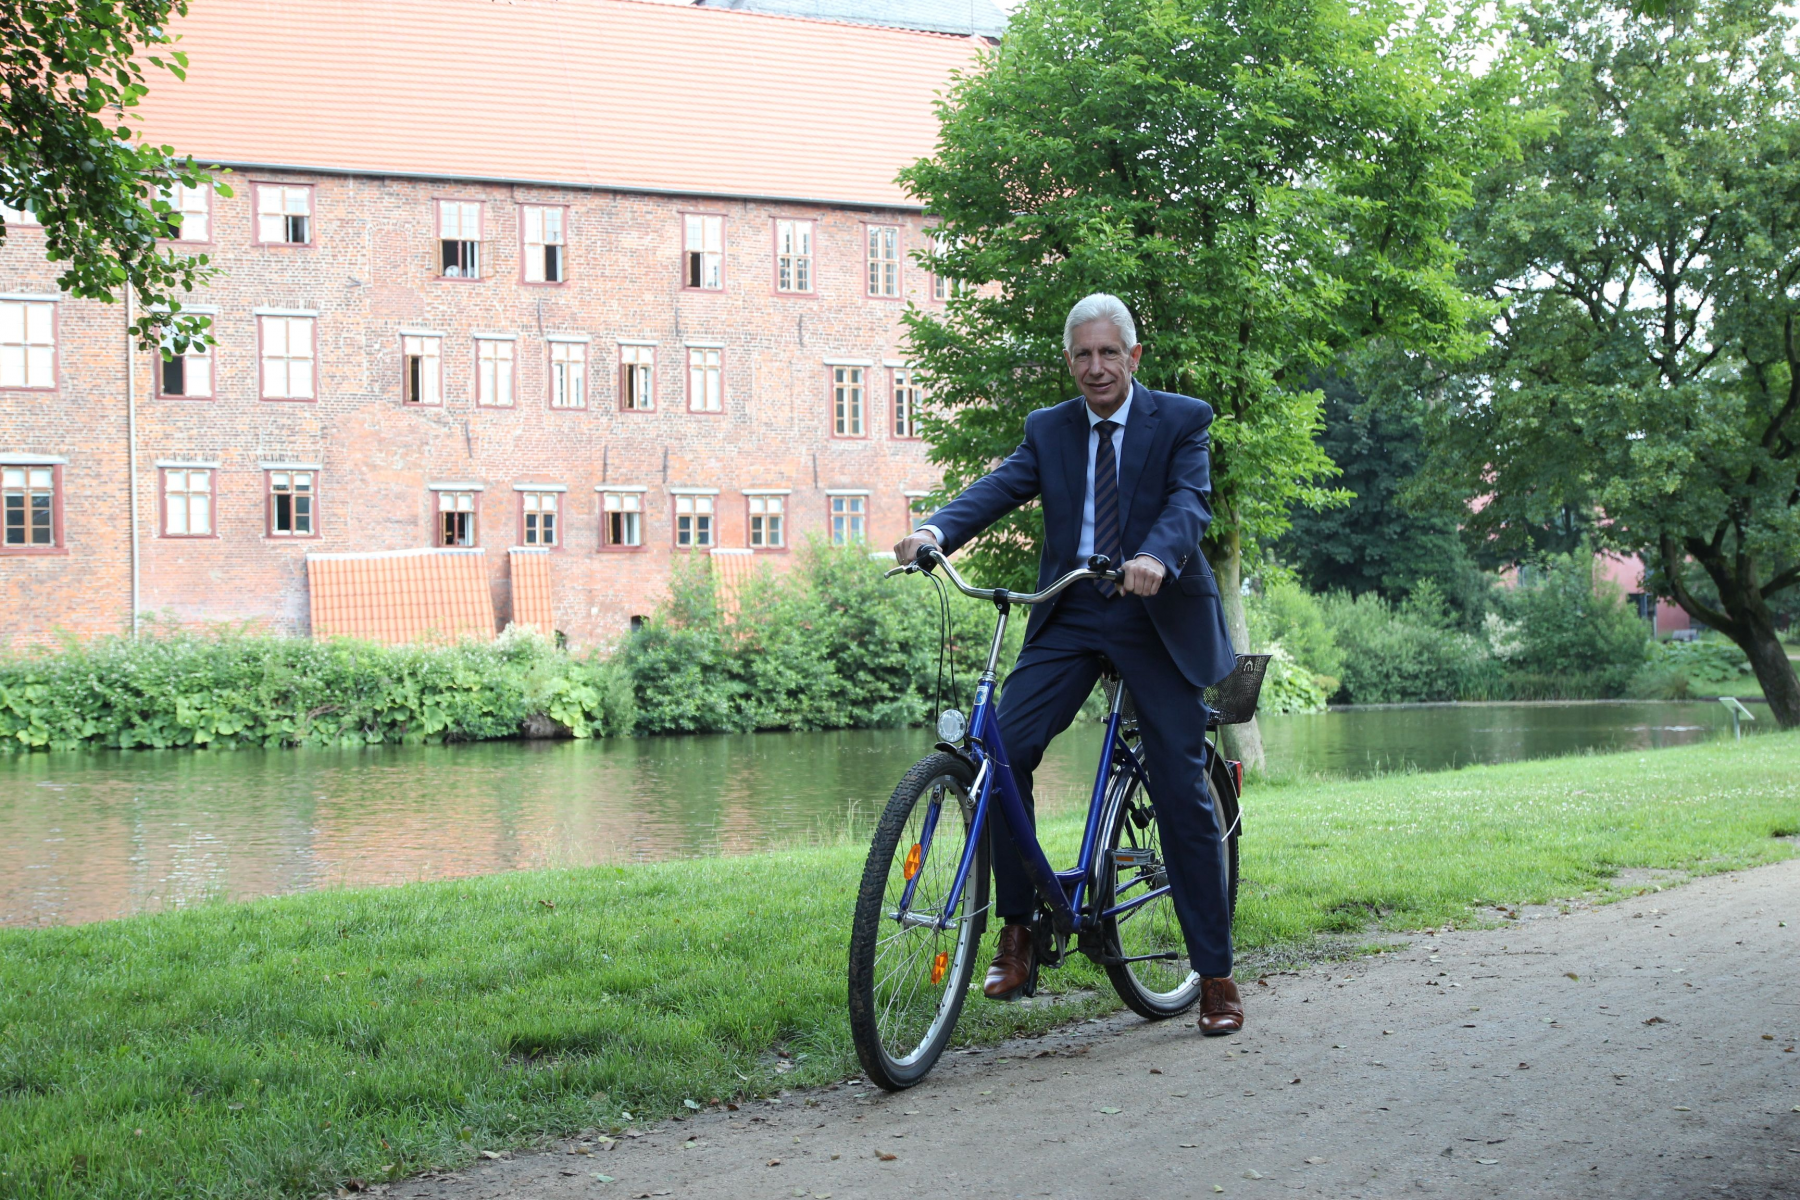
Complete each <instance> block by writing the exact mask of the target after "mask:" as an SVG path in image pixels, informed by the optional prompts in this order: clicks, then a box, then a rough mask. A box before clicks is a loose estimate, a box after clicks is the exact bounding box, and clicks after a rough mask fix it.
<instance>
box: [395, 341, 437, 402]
mask: <svg viewBox="0 0 1800 1200" xmlns="http://www.w3.org/2000/svg"><path fill="white" fill-rule="evenodd" d="M400 357H401V359H402V360H403V362H404V367H405V371H406V378H405V395H406V402H407V403H408V404H442V403H443V402H444V339H443V338H441V337H432V336H430V335H427V334H423V333H409V334H406V335H404V336H402V337H401V339H400Z"/></svg>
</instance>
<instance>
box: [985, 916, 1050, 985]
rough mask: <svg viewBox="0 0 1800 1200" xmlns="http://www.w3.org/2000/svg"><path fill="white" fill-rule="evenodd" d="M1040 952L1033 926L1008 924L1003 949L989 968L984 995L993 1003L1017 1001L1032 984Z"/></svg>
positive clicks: (1001, 936)
mask: <svg viewBox="0 0 1800 1200" xmlns="http://www.w3.org/2000/svg"><path fill="white" fill-rule="evenodd" d="M1035 957H1036V951H1035V950H1033V949H1032V945H1031V926H1029V925H1008V926H1005V927H1004V928H1002V929H1001V930H1000V948H999V950H998V951H996V952H995V954H994V965H993V966H991V967H989V968H988V973H987V982H986V984H984V985H983V986H982V989H981V994H982V995H984V996H986V997H987V998H988V999H990V1000H1016V999H1018V998H1019V995H1020V994H1021V993H1022V992H1024V990H1025V988H1026V986H1027V985H1028V984H1030V983H1031V968H1032V966H1033V965H1034V962H1033V960H1034V959H1035Z"/></svg>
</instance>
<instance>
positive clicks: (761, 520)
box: [747, 496, 787, 550]
mask: <svg viewBox="0 0 1800 1200" xmlns="http://www.w3.org/2000/svg"><path fill="white" fill-rule="evenodd" d="M747 499H748V500H749V501H750V548H751V549H752V550H778V549H780V548H781V547H783V546H785V545H787V542H786V541H784V540H783V538H784V531H783V530H782V527H781V525H782V521H781V518H782V517H783V516H784V515H785V511H786V509H787V497H786V496H750V497H747Z"/></svg>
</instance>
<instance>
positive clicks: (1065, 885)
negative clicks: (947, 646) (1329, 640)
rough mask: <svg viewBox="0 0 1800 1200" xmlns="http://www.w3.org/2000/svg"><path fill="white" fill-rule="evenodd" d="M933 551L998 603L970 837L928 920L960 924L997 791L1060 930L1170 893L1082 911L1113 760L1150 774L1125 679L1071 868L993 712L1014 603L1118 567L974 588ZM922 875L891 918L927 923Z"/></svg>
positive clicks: (926, 829)
mask: <svg viewBox="0 0 1800 1200" xmlns="http://www.w3.org/2000/svg"><path fill="white" fill-rule="evenodd" d="M931 557H932V558H934V559H935V560H936V561H937V562H938V563H939V564H941V565H942V566H943V567H944V570H945V573H946V574H947V575H949V577H950V580H951V582H952V583H954V584H955V585H956V587H957V588H958V589H959V590H960V591H962V592H964V593H965V594H967V595H970V596H975V597H977V598H979V599H984V600H989V601H992V602H993V604H994V606H995V608H996V609H997V610H998V616H997V618H996V620H995V622H994V640H993V644H992V646H991V647H990V648H989V650H988V658H987V667H986V669H985V670H983V671H982V673H981V677H980V679H979V680H978V681H977V683H976V685H975V707H974V710H973V712H972V713H971V714H970V716H969V725H968V731H967V735H966V747H967V749H966V753H967V756H968V757H969V758H970V759H971V760H972V761H973V762H974V764H975V767H976V771H975V781H974V786H973V788H972V789H971V790H972V791H973V793H974V801H975V815H974V817H973V818H972V820H971V821H970V827H969V837H968V840H967V842H966V843H965V844H964V846H963V852H962V860H961V861H960V862H959V863H958V864H957V867H956V878H955V880H954V881H953V882H952V883H951V886H950V894H949V895H948V896H947V897H946V898H945V901H944V908H943V911H942V912H941V913H939V914H937V916H936V917H935V918H932V919H931V920H930V922H929V923H930V924H932V925H935V926H936V927H937V928H938V929H948V928H949V927H950V926H951V925H954V924H956V923H957V919H958V918H957V913H958V911H959V910H960V909H961V907H962V902H963V896H964V893H965V891H966V889H967V888H968V884H969V876H970V875H971V874H972V873H973V872H974V869H975V854H976V850H977V848H978V847H979V846H980V844H981V834H982V831H983V830H984V829H985V828H986V827H987V821H988V818H989V816H990V815H991V813H992V811H993V805H994V803H995V799H996V797H998V802H999V805H1000V812H1001V814H1002V815H1003V816H1005V818H1006V826H1007V829H1008V830H1009V831H1011V832H1012V835H1013V844H1014V845H1016V846H1017V847H1018V849H1019V856H1020V858H1021V859H1022V860H1023V862H1024V865H1025V873H1026V874H1027V875H1028V876H1029V877H1030V879H1031V881H1032V883H1033V884H1034V885H1035V886H1036V888H1037V891H1038V895H1039V897H1041V898H1042V900H1043V902H1044V904H1045V905H1046V906H1047V907H1048V908H1049V909H1050V916H1051V924H1052V926H1053V928H1054V929H1055V931H1056V932H1057V933H1058V934H1059V935H1062V936H1065V937H1066V936H1069V935H1071V934H1076V933H1081V932H1084V931H1086V930H1088V929H1091V928H1093V927H1094V926H1095V925H1097V924H1099V923H1100V922H1101V921H1104V920H1106V919H1108V918H1111V917H1115V916H1118V915H1120V914H1122V913H1126V912H1130V911H1131V910H1132V909H1135V908H1138V907H1139V906H1141V905H1144V904H1147V903H1149V902H1150V901H1152V900H1155V899H1157V898H1159V897H1161V896H1164V895H1166V894H1167V893H1168V890H1169V888H1168V885H1167V884H1164V885H1163V886H1161V887H1158V888H1153V889H1150V890H1148V891H1146V892H1145V893H1144V894H1143V895H1140V896H1134V897H1132V898H1131V899H1130V900H1129V901H1127V902H1125V903H1124V904H1120V905H1118V906H1116V907H1114V908H1109V909H1107V910H1106V911H1104V912H1100V913H1084V912H1083V902H1084V900H1085V899H1086V896H1087V889H1088V886H1089V884H1090V883H1091V882H1093V867H1094V861H1095V855H1096V853H1097V850H1098V844H1099V840H1100V820H1101V817H1102V815H1103V814H1104V812H1105V808H1106V788H1107V784H1108V783H1109V781H1110V780H1111V779H1112V774H1113V767H1114V764H1115V763H1117V764H1121V765H1122V766H1123V767H1124V769H1125V770H1127V771H1129V772H1130V773H1131V774H1132V775H1134V776H1136V777H1137V779H1138V780H1139V781H1140V783H1142V784H1143V785H1144V786H1145V787H1148V785H1149V780H1148V778H1147V776H1146V775H1145V774H1144V767H1143V764H1142V763H1141V762H1139V761H1138V757H1137V754H1136V753H1135V752H1134V751H1133V750H1132V749H1131V747H1130V746H1128V745H1126V743H1125V738H1124V735H1123V734H1122V733H1121V727H1122V724H1123V716H1122V710H1123V707H1124V698H1125V689H1124V686H1123V685H1121V686H1120V687H1119V688H1118V689H1117V690H1116V691H1115V692H1114V694H1113V702H1112V705H1111V708H1110V711H1108V713H1107V716H1106V742H1105V745H1104V746H1103V747H1102V748H1101V751H1100V767H1099V770H1098V771H1097V772H1096V773H1095V775H1094V790H1093V795H1092V796H1091V797H1090V799H1089V801H1088V815H1087V826H1086V828H1085V829H1084V830H1083V832H1082V835H1081V854H1080V857H1079V858H1078V860H1077V862H1076V865H1075V867H1074V869H1073V870H1069V871H1057V870H1056V869H1055V868H1053V867H1052V866H1051V865H1050V860H1049V859H1048V858H1047V857H1045V855H1044V849H1043V846H1041V845H1040V844H1039V843H1038V840H1037V832H1036V827H1035V824H1034V823H1033V822H1032V820H1031V818H1030V816H1029V815H1028V814H1027V813H1026V811H1025V800H1024V797H1022V796H1021V795H1020V794H1019V785H1018V783H1017V781H1016V780H1014V778H1013V773H1012V765H1011V764H1010V763H1009V762H1008V761H1007V757H1006V746H1005V743H1004V742H1002V741H1001V737H1000V721H999V718H998V716H997V715H996V713H995V701H994V691H995V686H996V684H997V682H998V677H997V674H996V666H997V664H998V662H999V659H1000V647H1001V643H1002V639H1004V638H1005V636H1006V623H1007V619H1008V617H1009V615H1010V613H1011V609H1012V606H1013V605H1014V604H1028V605H1029V604H1037V603H1042V602H1043V601H1045V600H1048V599H1050V598H1052V597H1054V596H1055V595H1057V594H1058V593H1060V592H1061V591H1062V590H1063V589H1064V588H1066V587H1068V586H1069V585H1070V584H1072V583H1076V582H1079V581H1081V580H1083V579H1117V578H1118V577H1119V576H1118V572H1116V571H1106V570H1103V569H1100V570H1086V571H1072V572H1070V573H1069V574H1068V575H1065V576H1063V577H1062V578H1061V579H1059V580H1057V581H1056V582H1055V583H1054V584H1052V585H1051V586H1050V587H1048V588H1046V589H1045V590H1044V591H1042V592H1037V593H1033V594H1031V595H1027V596H1022V595H1017V594H1014V593H1009V592H1007V591H1006V589H1004V588H993V589H985V588H972V587H970V586H969V585H968V584H966V583H964V582H963V580H962V578H961V577H960V576H959V575H958V574H957V573H956V569H955V568H954V567H952V566H951V565H950V563H949V561H948V560H947V559H945V558H944V557H943V556H942V555H941V554H937V553H936V552H935V551H934V552H932V554H931ZM916 569H919V568H916V567H900V568H896V569H895V570H896V572H898V571H904V570H916ZM942 809H943V799H942V796H941V794H940V795H939V796H938V797H935V798H933V800H932V802H931V806H930V808H929V809H928V810H927V812H926V814H925V821H924V825H923V828H922V829H921V830H920V834H921V837H920V840H919V861H920V862H921V863H923V862H924V861H925V860H926V858H928V857H929V856H930V854H931V843H932V839H933V837H934V835H935V834H936V832H937V824H938V818H939V816H940V815H941V813H942ZM921 877H922V872H915V873H914V875H913V877H912V879H911V880H910V881H908V883H907V885H906V889H905V891H904V892H903V893H902V894H901V898H900V905H899V908H898V911H896V912H895V913H894V914H893V919H894V920H896V921H898V922H900V923H901V924H907V923H909V922H913V923H918V924H925V923H927V922H926V921H925V920H923V919H921V918H920V917H918V916H914V915H913V914H912V912H911V909H912V899H913V888H914V886H915V885H916V883H917V881H918V880H919V879H920V878H921Z"/></svg>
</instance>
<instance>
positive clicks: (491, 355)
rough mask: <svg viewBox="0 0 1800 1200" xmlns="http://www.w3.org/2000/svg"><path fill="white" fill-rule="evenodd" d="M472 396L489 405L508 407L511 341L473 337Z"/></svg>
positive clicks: (511, 395)
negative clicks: (473, 368)
mask: <svg viewBox="0 0 1800 1200" xmlns="http://www.w3.org/2000/svg"><path fill="white" fill-rule="evenodd" d="M475 399H476V403H478V404H483V405H486V406H487V407H490V408H511V407H512V402H513V344H512V342H511V341H509V340H505V339H501V338H476V339H475Z"/></svg>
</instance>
